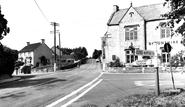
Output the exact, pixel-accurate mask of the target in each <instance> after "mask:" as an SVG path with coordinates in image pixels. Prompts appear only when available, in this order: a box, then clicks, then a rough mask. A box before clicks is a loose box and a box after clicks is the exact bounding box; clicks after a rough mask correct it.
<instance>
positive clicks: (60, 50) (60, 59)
mask: <svg viewBox="0 0 185 107" xmlns="http://www.w3.org/2000/svg"><path fill="white" fill-rule="evenodd" d="M58 36H59V48H60V49H59V51H60V60H59V68H60V67H61V43H60V32H59V35H58Z"/></svg>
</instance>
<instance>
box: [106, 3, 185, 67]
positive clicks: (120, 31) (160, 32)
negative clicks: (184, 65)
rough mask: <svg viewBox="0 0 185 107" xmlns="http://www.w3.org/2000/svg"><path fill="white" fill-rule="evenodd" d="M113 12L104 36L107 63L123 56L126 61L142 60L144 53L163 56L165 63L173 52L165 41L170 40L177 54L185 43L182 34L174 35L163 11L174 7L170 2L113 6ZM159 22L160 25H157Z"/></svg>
mask: <svg viewBox="0 0 185 107" xmlns="http://www.w3.org/2000/svg"><path fill="white" fill-rule="evenodd" d="M113 10H114V11H113V13H112V14H111V16H110V19H109V20H108V23H107V26H108V27H107V32H106V33H105V35H104V36H103V37H102V50H103V58H104V62H105V63H109V62H111V61H113V60H115V59H116V58H119V59H120V61H121V62H122V63H125V64H130V63H133V62H134V61H136V60H141V59H142V58H143V56H148V57H155V56H157V55H160V56H162V62H161V63H162V64H165V63H168V62H169V55H167V53H166V52H164V48H163V47H164V44H165V43H170V45H171V46H172V48H173V49H172V51H171V52H170V55H171V56H173V55H175V54H176V53H178V52H179V51H181V50H184V46H183V45H182V44H181V36H178V35H174V36H171V29H170V28H169V27H168V26H159V25H164V23H166V22H167V20H166V19H164V18H162V17H161V15H162V14H164V13H167V12H168V11H169V10H170V7H169V6H168V5H165V6H163V3H161V4H152V5H146V6H140V7H133V5H132V3H131V5H130V7H129V8H125V9H119V7H118V6H117V5H114V6H113ZM157 26H158V27H157Z"/></svg>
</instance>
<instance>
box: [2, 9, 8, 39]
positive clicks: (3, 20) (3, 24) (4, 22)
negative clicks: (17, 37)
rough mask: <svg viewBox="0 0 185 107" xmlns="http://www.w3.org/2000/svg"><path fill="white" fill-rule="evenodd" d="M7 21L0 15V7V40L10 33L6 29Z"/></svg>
mask: <svg viewBox="0 0 185 107" xmlns="http://www.w3.org/2000/svg"><path fill="white" fill-rule="evenodd" d="M7 23H8V21H7V20H6V19H5V18H4V15H3V14H2V13H1V6H0V40H2V39H3V38H4V36H6V35H7V33H9V32H10V28H9V27H7Z"/></svg>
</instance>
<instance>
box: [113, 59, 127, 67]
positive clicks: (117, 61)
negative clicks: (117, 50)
mask: <svg viewBox="0 0 185 107" xmlns="http://www.w3.org/2000/svg"><path fill="white" fill-rule="evenodd" d="M109 67H124V65H123V64H122V63H121V62H120V60H119V58H117V59H116V60H115V61H112V62H110V63H109Z"/></svg>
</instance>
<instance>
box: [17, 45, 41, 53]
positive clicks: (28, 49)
mask: <svg viewBox="0 0 185 107" xmlns="http://www.w3.org/2000/svg"><path fill="white" fill-rule="evenodd" d="M40 45H41V43H34V44H30V45H28V46H25V47H24V48H23V49H21V50H20V51H19V52H30V51H33V50H35V49H36V48H38V47H39V46H40Z"/></svg>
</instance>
